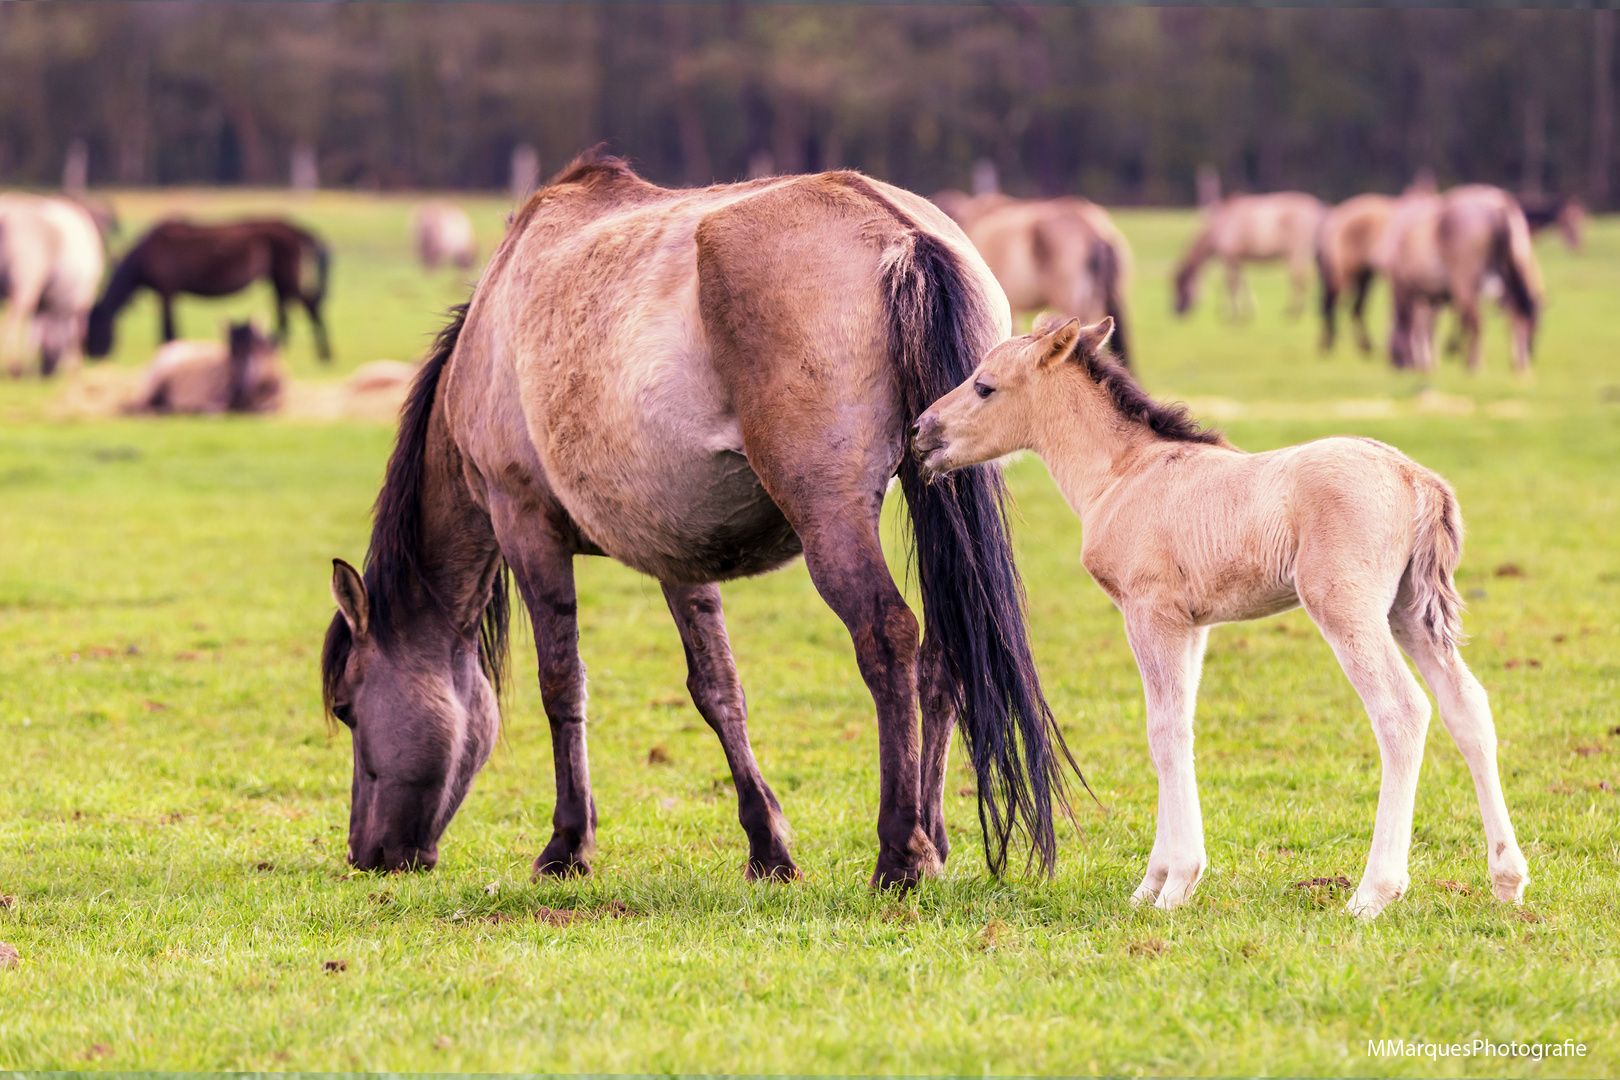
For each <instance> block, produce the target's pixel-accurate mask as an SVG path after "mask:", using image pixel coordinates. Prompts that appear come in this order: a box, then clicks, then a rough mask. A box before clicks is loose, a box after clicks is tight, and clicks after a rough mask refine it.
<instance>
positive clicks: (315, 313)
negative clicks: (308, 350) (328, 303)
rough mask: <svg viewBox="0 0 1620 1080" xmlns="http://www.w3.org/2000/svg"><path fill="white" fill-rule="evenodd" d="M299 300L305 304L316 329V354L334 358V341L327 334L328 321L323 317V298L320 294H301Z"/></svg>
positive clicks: (305, 308)
mask: <svg viewBox="0 0 1620 1080" xmlns="http://www.w3.org/2000/svg"><path fill="white" fill-rule="evenodd" d="M298 299H299V302H300V303H302V304H303V305H304V311H305V312H306V313H307V314H308V315H309V325H310V326H311V327H313V328H314V330H315V355H316V356H318V357H320V359H321V360H322V361H323V362H325V361H330V360H331V359H332V343H331V341H329V340H328V339H327V336H326V322H325V320H324V319H322V318H321V298H320V297H318V296H313V297H312V296H301V297H299V298H298Z"/></svg>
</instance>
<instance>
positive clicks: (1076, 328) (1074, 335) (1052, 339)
mask: <svg viewBox="0 0 1620 1080" xmlns="http://www.w3.org/2000/svg"><path fill="white" fill-rule="evenodd" d="M1083 332H1084V331H1082V330H1081V328H1080V320H1079V319H1070V320H1069V321H1068V322H1066V323H1064V324H1063V325H1062V326H1059V327H1058V328H1057V329H1056V330H1053V331H1050V332H1049V333H1047V334H1046V335H1045V336H1044V337H1042V338H1041V339H1040V340H1039V341H1037V342H1036V343H1035V347H1036V348H1037V349H1038V350H1039V351H1040V365H1041V367H1051V366H1052V365H1053V364H1056V363H1058V362H1059V361H1060V360H1067V359H1068V358H1069V357H1070V356H1071V355H1073V353H1074V346H1075V342H1077V341H1079V340H1080V335H1081V334H1082V333H1083Z"/></svg>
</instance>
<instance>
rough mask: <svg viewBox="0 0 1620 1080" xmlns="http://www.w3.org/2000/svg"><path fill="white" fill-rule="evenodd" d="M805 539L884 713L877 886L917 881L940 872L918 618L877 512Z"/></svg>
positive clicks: (812, 565) (813, 567)
mask: <svg viewBox="0 0 1620 1080" xmlns="http://www.w3.org/2000/svg"><path fill="white" fill-rule="evenodd" d="M800 536H801V538H803V539H804V558H805V564H806V565H807V566H808V567H809V569H810V577H811V580H813V581H814V582H815V585H816V589H817V590H818V591H819V592H820V593H821V596H822V599H824V600H826V601H827V605H828V606H829V607H831V608H832V609H833V611H834V613H836V614H837V615H838V617H839V618H840V619H842V620H843V621H844V625H845V626H846V627H848V628H849V633H850V636H851V637H852V638H853V639H854V642H855V659H856V662H857V663H858V664H859V665H860V669H861V677H862V678H863V679H865V680H866V686H867V689H868V690H870V691H871V692H872V700H873V701H874V703H876V705H877V715H878V767H879V776H880V781H879V792H878V828H877V832H878V861H877V869H876V870H875V871H874V872H873V874H872V887H873V888H879V889H881V888H887V887H889V886H891V885H898V886H900V887H902V888H906V887H909V886H911V885H914V884H916V882H917V881H918V880H919V879H920V878H922V877H924V876H927V875H932V874H935V873H938V872H939V870H940V868H941V865H942V863H941V861H940V855H939V851H938V849H937V848H936V847H935V846H934V843H933V841H932V840H930V839H929V837H928V833H927V832H926V831H925V830H924V828H923V798H922V794H923V793H922V773H921V769H920V759H921V753H920V751H921V748H920V746H919V745H918V731H917V651H918V650H917V618H916V616H915V615H913V614H912V613H911V609H910V608H908V607H906V603H905V600H904V599H902V598H901V596H900V590H898V589H897V588H895V585H894V579H893V578H892V577H890V576H889V568H888V565H887V564H886V563H885V562H884V560H883V548H882V546H881V544H880V543H879V542H878V533H877V519H876V516H875V515H873V517H872V518H871V519H870V520H867V519H866V518H865V517H864V515H863V516H862V517H861V518H859V519H856V520H847V519H846V520H842V521H836V522H829V523H827V524H825V525H823V526H822V527H821V528H820V529H819V530H817V531H816V532H814V533H812V534H811V535H810V536H805V535H804V533H803V532H802V531H801V533H800Z"/></svg>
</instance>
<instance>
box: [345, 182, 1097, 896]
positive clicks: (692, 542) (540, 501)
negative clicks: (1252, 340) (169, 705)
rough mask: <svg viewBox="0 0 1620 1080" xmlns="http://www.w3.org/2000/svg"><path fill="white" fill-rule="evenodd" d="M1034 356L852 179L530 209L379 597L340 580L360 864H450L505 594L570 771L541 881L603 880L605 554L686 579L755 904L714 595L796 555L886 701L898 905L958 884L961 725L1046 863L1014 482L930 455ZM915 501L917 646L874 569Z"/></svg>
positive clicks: (684, 602)
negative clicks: (591, 578) (952, 758)
mask: <svg viewBox="0 0 1620 1080" xmlns="http://www.w3.org/2000/svg"><path fill="white" fill-rule="evenodd" d="M1010 328H1011V314H1010V312H1009V310H1008V307H1007V302H1006V300H1005V298H1004V297H1003V296H1002V295H1001V292H1000V290H999V289H998V288H997V286H996V282H995V278H994V277H993V276H992V275H991V274H990V271H989V269H988V268H987V267H985V265H984V263H983V262H982V261H981V260H980V259H979V257H978V255H977V254H976V253H975V252H974V250H973V247H972V245H971V244H969V243H968V241H967V238H966V237H965V236H963V235H962V233H961V232H960V230H958V229H957V228H956V226H955V225H954V224H952V222H951V221H950V219H949V218H947V217H946V216H945V215H944V214H942V213H940V212H939V210H938V209H937V208H935V207H934V206H933V205H932V204H930V203H929V202H927V201H926V200H924V199H922V198H920V197H918V196H916V195H912V194H910V193H909V192H905V191H901V190H899V189H897V188H893V187H890V186H888V185H886V184H882V183H880V182H878V181H875V180H869V179H867V178H866V177H863V176H860V175H859V174H856V173H852V172H840V173H827V174H823V175H819V176H787V177H775V178H765V179H761V180H757V181H750V182H747V183H741V184H728V185H719V186H715V187H710V188H704V189H698V190H685V191H671V190H665V189H662V188H658V187H655V186H653V185H652V184H649V183H647V182H646V181H644V180H642V179H641V178H639V177H638V176H636V175H635V174H634V173H633V172H631V170H630V169H629V167H628V166H626V165H625V164H624V163H623V162H621V161H619V160H617V159H615V158H611V157H604V156H597V155H588V156H587V157H586V158H583V159H581V160H580V161H578V162H576V163H575V164H573V165H571V166H570V167H569V168H568V169H566V170H565V171H564V172H563V173H562V174H560V175H559V176H558V177H557V178H556V179H554V180H553V181H552V182H551V184H550V185H549V186H547V187H545V188H544V189H542V190H540V191H538V192H537V193H535V195H534V196H533V197H532V198H531V199H530V200H529V201H528V203H527V204H526V205H525V206H524V207H523V209H522V210H521V211H520V212H519V213H518V214H517V216H516V218H515V220H514V221H513V223H512V226H511V228H510V229H509V230H508V232H507V234H506V237H505V239H504V240H503V241H502V242H501V245H500V247H499V248H498V249H497V250H496V252H495V254H494V256H493V257H492V259H491V261H490V263H489V265H488V267H487V268H486V269H485V271H484V274H483V276H482V278H481V279H480V281H479V283H478V285H477V288H476V290H475V292H474V294H473V298H472V300H471V301H470V303H469V305H468V306H467V307H465V308H464V309H462V310H461V312H460V313H459V314H458V315H457V316H456V318H455V319H454V320H453V321H452V322H451V323H450V325H449V326H447V327H446V328H445V330H444V331H443V333H441V334H440V336H439V339H438V342H437V343H436V345H435V347H434V349H433V351H432V353H431V354H430V357H429V359H428V360H427V362H426V363H425V364H424V366H423V369H422V372H421V374H420V375H419V376H418V377H417V379H416V382H415V383H414V384H413V386H412V389H411V394H410V397H409V399H408V401H407V403H406V406H405V409H404V411H403V413H402V416H401V420H400V429H399V437H398V441H397V443H396V445H395V448H394V453H393V456H392V458H391V459H390V460H389V463H388V470H387V474H386V478H385V480H384V484H383V488H382V493H381V494H380V495H379V496H378V499H377V505H376V516H375V524H374V528H373V531H372V537H371V546H370V550H369V552H368V555H367V561H366V568H365V572H364V574H361V573H358V572H356V571H355V570H354V569H352V568H351V567H350V566H349V565H348V564H347V563H344V562H342V561H341V560H338V561H336V563H335V566H334V573H333V578H332V592H333V595H334V597H335V599H336V600H337V604H338V609H339V611H338V614H337V615H336V616H335V617H334V618H333V620H332V623H331V626H330V628H329V629H328V631H327V636H326V643H325V646H324V649H323V652H322V663H321V670H322V686H323V691H324V698H325V701H326V705H327V707H328V709H329V710H330V712H331V714H332V715H333V716H335V717H336V718H337V719H338V720H339V721H341V722H342V723H344V724H346V725H348V726H349V728H350V729H351V731H352V735H353V743H354V783H353V795H352V804H351V810H350V817H349V852H348V857H349V860H350V862H351V863H352V864H353V865H355V866H357V867H361V868H375V867H386V868H389V869H405V868H409V867H412V866H423V867H429V866H432V865H433V864H434V863H435V861H436V860H437V858H438V849H437V842H438V840H439V837H440V836H441V835H442V833H443V832H444V829H445V826H446V825H447V824H448V823H449V821H450V818H451V816H452V815H453V814H454V813H455V811H456V808H457V807H458V806H459V805H460V803H461V801H462V799H463V797H464V796H465V795H466V793H467V790H468V788H469V786H470V785H471V783H472V781H473V778H474V776H475V775H476V773H477V772H478V770H479V769H480V768H481V767H482V766H483V764H484V761H485V760H486V758H487V757H488V756H489V753H490V749H491V747H492V746H493V745H494V741H495V735H496V731H497V728H498V725H499V711H498V707H497V695H498V691H499V686H500V679H501V672H502V664H503V658H504V655H505V641H506V626H507V620H508V611H507V588H506V579H507V575H508V572H509V573H510V575H511V577H513V578H515V579H516V582H517V587H518V591H519V594H520V596H521V597H522V599H523V602H524V604H525V605H526V606H527V608H528V610H529V614H530V616H531V618H532V620H533V625H534V631H535V634H534V636H535V639H536V642H537V649H538V652H539V668H540V689H541V697H542V700H543V702H544V705H545V711H546V716H547V719H548V720H549V722H550V726H551V737H552V747H553V757H554V761H555V768H556V784H557V801H556V808H555V811H554V813H553V815H552V825H553V832H552V836H551V839H550V842H549V843H547V844H546V846H545V849H544V850H543V851H541V852H540V855H539V857H538V858H537V859H536V860H535V863H534V869H535V872H536V873H537V874H566V873H570V872H583V871H587V870H589V868H590V859H591V853H592V851H593V850H594V848H595V842H596V835H595V834H596V809H595V804H594V802H593V801H592V798H591V778H590V771H589V766H588V761H587V755H586V748H585V670H584V667H583V666H582V665H581V663H580V657H579V649H578V637H579V629H578V612H577V600H576V594H575V591H574V575H573V560H574V557H575V556H576V555H607V556H610V557H612V558H615V559H617V560H619V561H620V562H622V563H625V564H626V565H628V566H631V567H634V568H635V569H637V570H640V571H642V572H643V573H646V574H649V575H651V576H653V577H655V578H657V579H658V580H659V581H660V582H661V583H662V585H663V590H664V597H665V600H666V601H667V603H668V605H669V609H670V612H671V614H672V615H673V616H674V618H675V624H676V628H677V629H678V631H679V633H680V636H681V642H682V644H683V645H684V646H685V649H686V658H687V666H688V670H689V674H688V678H687V687H688V689H689V690H690V691H691V694H692V700H693V702H694V704H696V706H697V708H698V711H699V713H701V714H702V716H703V718H704V719H705V720H706V721H707V722H708V723H709V725H710V727H712V728H713V729H714V731H715V733H716V734H717V735H718V736H719V738H720V743H721V746H722V748H723V749H724V751H725V754H726V759H727V762H728V764H729V765H730V769H731V775H732V777H733V778H734V781H735V784H736V788H737V809H738V817H739V819H740V820H741V823H742V827H743V830H744V832H745V833H746V834H747V837H748V846H749V854H748V862H747V871H746V872H747V874H748V876H749V877H750V878H791V877H794V876H796V875H797V874H798V869H797V867H796V866H795V865H794V862H793V859H792V857H791V856H790V855H789V853H788V843H787V826H786V822H785V821H784V819H783V817H782V813H781V807H780V805H779V804H778V802H777V800H776V797H775V795H773V794H772V793H771V789H770V787H769V786H768V785H767V784H766V783H765V780H764V778H763V777H762V776H761V775H760V770H759V766H758V765H757V764H756V762H755V760H754V755H753V751H752V749H751V748H750V746H749V741H748V729H747V707H746V703H745V701H744V697H743V691H742V684H741V683H740V682H739V681H738V677H737V671H736V667H735V665H734V663H733V661H732V653H731V647H730V644H729V643H728V639H727V634H726V626H725V620H724V616H723V614H722V611H721V606H720V589H719V586H718V584H717V583H718V582H720V581H725V580H728V579H732V578H738V577H743V576H746V575H750V574H758V573H762V572H764V571H767V570H770V569H773V568H775V567H778V566H781V565H783V564H784V563H786V562H788V561H789V560H791V559H792V558H794V557H795V556H797V555H799V554H800V553H801V552H802V553H803V555H804V557H805V561H806V563H807V565H808V568H809V571H810V576H811V580H812V581H813V582H814V583H815V585H816V588H817V589H818V590H819V591H820V593H821V595H822V597H823V598H824V599H825V600H826V601H827V603H828V605H829V606H830V607H831V608H832V609H833V610H834V611H835V612H836V613H837V614H838V615H839V617H840V618H841V619H843V621H844V623H845V625H846V626H847V627H848V628H849V631H850V635H851V637H852V638H853V640H854V645H855V654H856V660H857V662H858V663H859V665H860V671H861V675H862V677H863V678H864V679H865V681H866V684H867V687H868V688H869V689H870V691H871V693H872V697H873V699H874V701H875V703H876V706H877V716H878V745H879V757H880V766H881V786H880V791H879V809H878V828H877V832H878V841H879V852H878V859H877V867H876V871H875V873H874V874H873V876H872V883H873V885H874V886H875V887H881V886H887V885H899V886H905V885H909V884H910V883H913V882H915V881H917V880H918V879H919V878H921V877H923V876H924V875H928V874H932V873H934V872H936V871H937V870H938V869H939V868H940V867H941V865H942V860H943V859H944V857H945V854H946V852H947V850H948V847H949V843H948V838H947V836H946V832H945V823H944V818H943V793H944V784H945V776H946V771H945V770H946V759H947V754H948V751H949V743H950V735H951V728H952V724H953V723H955V724H958V725H959V726H960V728H961V730H962V733H963V739H964V742H965V743H966V746H967V750H968V753H969V756H970V757H971V759H972V761H973V766H974V769H975V770H976V772H977V774H978V778H979V781H978V790H979V793H980V813H981V820H982V821H983V822H984V823H985V852H986V857H987V859H988V860H989V862H990V864H991V867H992V868H993V869H999V868H1000V867H1001V866H1003V865H1004V863H1005V859H1006V855H1007V847H1008V842H1009V839H1010V836H1011V832H1012V831H1013V830H1014V829H1015V828H1022V829H1023V830H1024V831H1025V832H1026V833H1027V834H1028V835H1029V837H1030V839H1031V842H1032V846H1033V849H1034V851H1035V853H1036V854H1038V855H1039V857H1040V858H1041V860H1042V861H1043V863H1044V864H1045V865H1047V866H1050V865H1051V863H1052V860H1053V858H1054V855H1055V850H1054V849H1055V838H1054V830H1053V821H1052V817H1053V815H1052V801H1053V800H1054V799H1057V800H1058V801H1059V802H1060V803H1062V802H1063V798H1064V797H1063V779H1062V773H1061V772H1060V770H1059V762H1060V761H1062V760H1063V759H1064V758H1066V757H1067V750H1066V748H1063V746H1062V739H1061V736H1059V735H1058V733H1057V731H1056V729H1055V727H1054V725H1053V722H1052V718H1051V714H1050V712H1049V710H1048V708H1047V706H1046V704H1045V701H1044V699H1043V697H1042V695H1041V690H1040V685H1039V681H1038V678H1037V676H1036V673H1035V668H1034V665H1033V663H1032V661H1031V658H1030V649H1029V644H1028V638H1027V633H1026V629H1025V624H1024V614H1023V598H1022V586H1021V584H1020V582H1019V578H1018V574H1017V571H1016V569H1015V567H1014V565H1013V559H1012V549H1011V546H1010V543H1009V541H1008V536H1007V530H1006V523H1005V520H1004V516H1003V509H1002V498H1003V488H1002V481H1001V477H1000V474H999V472H997V471H996V470H995V469H994V468H993V467H992V468H985V469H979V470H971V471H969V472H967V473H965V474H963V475H961V476H960V477H958V478H956V479H955V480H952V481H950V482H946V483H935V484H932V485H930V484H925V483H923V481H922V477H921V475H920V474H919V472H918V470H917V466H916V464H915V462H914V461H912V459H911V458H910V457H909V456H907V455H906V454H905V453H904V449H905V439H906V431H907V429H908V428H909V427H910V425H911V422H912V420H913V419H915V418H916V416H917V415H918V414H919V413H920V412H921V411H922V409H923V407H924V406H925V405H926V404H927V403H928V402H929V401H931V400H933V398H934V397H936V396H938V395H939V394H941V393H944V392H945V390H947V389H949V388H950V387H951V386H952V385H954V384H955V382H957V381H958V380H960V379H961V378H962V377H963V376H964V375H965V374H966V373H967V372H968V371H971V370H972V368H973V366H974V364H975V362H976V360H977V357H978V356H980V355H981V354H982V353H983V352H984V351H985V350H986V349H988V348H989V347H990V346H991V345H993V344H995V343H996V342H997V341H1000V340H1002V339H1003V338H1005V337H1006V336H1007V334H1008V332H1009V330H1010ZM897 473H898V475H899V478H900V483H901V486H902V488H903V490H904V493H905V496H906V500H907V502H908V504H909V506H910V515H911V523H912V531H913V534H914V540H915V548H916V565H917V569H918V576H919V579H920V585H921V590H922V595H923V610H924V613H925V617H926V623H927V633H926V634H925V635H924V636H923V639H922V641H921V643H920V644H919V641H918V625H917V619H916V617H915V616H914V615H913V614H912V612H911V611H910V610H909V609H908V608H907V606H906V604H905V602H904V600H903V599H902V598H901V595H900V591H899V590H898V589H897V588H896V587H895V583H894V580H893V578H892V577H891V576H890V574H889V570H888V567H887V565H886V563H885V561H884V554H883V549H882V547H881V545H880V543H879V535H878V521H879V515H880V513H881V510H882V506H883V500H884V493H885V490H886V489H887V487H888V485H889V482H890V480H891V478H893V477H894V476H895V475H896V474H897ZM919 699H920V703H921V729H920V732H919V725H918V707H919ZM919 735H920V738H919ZM1070 764H1072V759H1071V760H1070ZM1065 808H1066V804H1065Z"/></svg>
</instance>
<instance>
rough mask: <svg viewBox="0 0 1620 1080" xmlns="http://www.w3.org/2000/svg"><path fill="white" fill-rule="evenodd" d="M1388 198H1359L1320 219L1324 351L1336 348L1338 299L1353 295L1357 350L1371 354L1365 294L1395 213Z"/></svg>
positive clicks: (1318, 253) (1318, 242)
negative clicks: (1345, 294) (1344, 294)
mask: <svg viewBox="0 0 1620 1080" xmlns="http://www.w3.org/2000/svg"><path fill="white" fill-rule="evenodd" d="M1396 201H1397V200H1396V199H1395V198H1394V197H1393V196H1390V195H1357V196H1355V197H1354V198H1350V199H1346V200H1345V201H1344V202H1342V203H1340V204H1339V205H1337V206H1335V207H1333V208H1332V209H1330V210H1329V211H1328V212H1327V213H1326V214H1324V215H1323V216H1322V224H1321V226H1320V227H1319V228H1318V229H1317V232H1316V269H1317V272H1318V273H1319V274H1320V275H1321V278H1322V351H1323V352H1328V351H1329V350H1331V349H1332V348H1333V342H1334V338H1335V337H1336V328H1335V326H1334V316H1335V313H1336V312H1335V309H1336V308H1337V307H1338V305H1339V296H1340V294H1341V293H1343V292H1344V291H1345V290H1346V289H1348V290H1350V296H1351V301H1350V319H1351V325H1353V326H1354V327H1355V331H1356V344H1357V345H1359V346H1360V347H1361V351H1362V352H1364V353H1370V352H1372V347H1373V346H1372V338H1371V337H1370V336H1369V335H1368V334H1367V319H1366V316H1365V314H1364V312H1365V310H1366V306H1367V290H1368V289H1369V288H1370V287H1371V286H1372V280H1373V275H1374V274H1375V273H1377V267H1376V265H1375V264H1374V256H1375V255H1376V254H1377V250H1378V240H1379V238H1380V237H1381V236H1383V234H1384V226H1385V225H1386V224H1387V223H1388V222H1389V216H1390V214H1392V213H1394V211H1395V203H1396Z"/></svg>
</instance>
